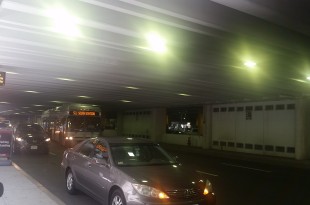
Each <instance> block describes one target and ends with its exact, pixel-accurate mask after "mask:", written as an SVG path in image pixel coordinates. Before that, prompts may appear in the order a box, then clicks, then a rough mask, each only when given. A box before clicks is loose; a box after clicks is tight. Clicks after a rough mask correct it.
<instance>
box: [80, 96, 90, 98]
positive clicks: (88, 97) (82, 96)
mask: <svg viewBox="0 0 310 205" xmlns="http://www.w3.org/2000/svg"><path fill="white" fill-rule="evenodd" d="M78 97H79V98H91V97H89V96H85V95H80V96H78Z"/></svg>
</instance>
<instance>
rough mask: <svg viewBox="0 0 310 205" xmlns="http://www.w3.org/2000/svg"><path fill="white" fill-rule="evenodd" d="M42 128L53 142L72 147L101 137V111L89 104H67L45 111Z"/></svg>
mask: <svg viewBox="0 0 310 205" xmlns="http://www.w3.org/2000/svg"><path fill="white" fill-rule="evenodd" d="M42 126H43V128H44V130H45V131H46V132H47V133H49V135H50V137H51V139H52V140H54V141H56V142H58V143H60V144H61V145H63V146H66V147H72V146H74V145H75V144H77V143H79V142H80V141H83V140H84V139H87V138H91V137H98V136H99V135H100V133H101V131H102V126H101V110H100V108H99V107H97V106H93V105H88V104H65V105H62V106H59V107H56V108H54V109H49V110H46V111H44V112H43V114H42Z"/></svg>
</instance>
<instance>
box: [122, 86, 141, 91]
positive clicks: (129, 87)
mask: <svg viewBox="0 0 310 205" xmlns="http://www.w3.org/2000/svg"><path fill="white" fill-rule="evenodd" d="M125 88H127V89H131V90H139V89H140V88H137V87H134V86H127V87H125Z"/></svg>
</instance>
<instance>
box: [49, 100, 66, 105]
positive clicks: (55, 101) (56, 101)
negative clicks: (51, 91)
mask: <svg viewBox="0 0 310 205" xmlns="http://www.w3.org/2000/svg"><path fill="white" fill-rule="evenodd" d="M50 102H52V103H59V104H60V103H63V102H61V101H58V100H54V101H50Z"/></svg>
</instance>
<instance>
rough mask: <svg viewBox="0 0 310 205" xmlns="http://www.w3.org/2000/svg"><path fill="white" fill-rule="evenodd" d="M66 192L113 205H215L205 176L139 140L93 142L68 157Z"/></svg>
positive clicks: (65, 156) (65, 161) (64, 164)
mask: <svg viewBox="0 0 310 205" xmlns="http://www.w3.org/2000/svg"><path fill="white" fill-rule="evenodd" d="M61 166H62V168H63V169H64V175H65V180H66V189H67V191H68V192H69V193H70V194H76V193H77V190H80V191H83V192H85V193H86V194H88V195H90V196H91V197H93V198H95V199H96V200H98V201H99V202H100V203H102V204H108V205H159V204H163V205H168V204H169V205H172V204H173V205H208V204H212V205H213V204H215V201H216V200H215V194H214V193H213V189H212V185H211V183H210V181H209V180H208V179H206V177H205V176H203V175H201V174H199V173H197V172H194V171H191V170H190V169H189V167H185V166H182V165H180V164H178V163H177V162H176V161H175V159H174V158H172V157H171V156H169V155H168V154H167V152H165V151H164V150H163V149H162V148H161V147H160V146H159V145H158V144H156V143H153V142H151V141H149V140H145V139H138V138H123V137H111V138H92V139H88V140H85V141H83V142H81V143H79V144H78V145H76V146H75V147H73V148H70V149H67V150H66V151H65V152H64V154H63V160H62V162H61Z"/></svg>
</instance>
